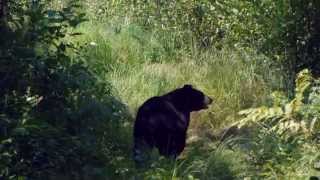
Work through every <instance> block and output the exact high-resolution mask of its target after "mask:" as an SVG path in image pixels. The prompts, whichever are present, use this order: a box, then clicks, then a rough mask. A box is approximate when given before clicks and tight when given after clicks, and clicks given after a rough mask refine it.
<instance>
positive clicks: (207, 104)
mask: <svg viewBox="0 0 320 180" xmlns="http://www.w3.org/2000/svg"><path fill="white" fill-rule="evenodd" d="M212 102H213V100H212V98H210V97H209V96H205V98H204V105H205V108H208V106H209V105H210V104H211V103H212Z"/></svg>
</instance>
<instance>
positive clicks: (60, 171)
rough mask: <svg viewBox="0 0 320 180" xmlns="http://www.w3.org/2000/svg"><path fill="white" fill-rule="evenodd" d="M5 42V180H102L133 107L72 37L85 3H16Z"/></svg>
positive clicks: (0, 168) (0, 77)
mask: <svg viewBox="0 0 320 180" xmlns="http://www.w3.org/2000/svg"><path fill="white" fill-rule="evenodd" d="M7 7H8V10H9V12H8V14H6V17H5V18H4V19H2V20H3V21H2V23H3V24H2V25H3V26H1V37H0V42H1V43H0V87H1V89H0V179H26V178H28V179H47V178H49V179H50V178H51V179H56V178H65V179H82V178H85V177H88V178H89V179H91V178H93V177H95V179H97V178H102V176H101V175H102V174H103V173H104V171H105V170H104V167H105V164H104V163H105V162H106V161H107V159H108V158H109V157H108V156H107V154H106V153H104V152H105V151H111V152H112V148H111V147H110V146H106V144H107V143H106V142H108V143H109V144H110V142H111V140H109V139H107V140H106V138H107V137H108V136H107V134H106V133H105V131H106V130H108V129H110V130H113V131H114V132H116V131H118V130H119V126H120V125H121V123H123V122H124V120H125V118H129V116H127V115H126V113H127V112H126V107H125V105H123V104H122V103H121V102H119V100H117V99H116V98H115V97H113V95H112V91H111V85H110V84H109V83H107V82H105V81H104V82H102V81H99V79H97V76H96V74H94V73H93V72H92V71H91V70H90V69H89V68H88V67H87V66H86V65H85V63H84V62H85V61H84V59H83V58H82V57H81V56H78V54H79V49H78V48H79V47H77V45H76V44H74V43H72V41H70V39H72V37H74V36H76V35H78V34H79V33H76V32H72V31H70V29H71V28H74V27H76V26H77V25H78V24H79V23H81V22H83V20H84V14H83V13H81V12H79V11H78V8H79V5H78V2H77V1H68V2H67V3H66V4H65V8H61V9H52V8H50V7H49V6H48V2H47V1H33V2H32V3H30V2H29V1H20V2H16V1H8V4H7Z"/></svg>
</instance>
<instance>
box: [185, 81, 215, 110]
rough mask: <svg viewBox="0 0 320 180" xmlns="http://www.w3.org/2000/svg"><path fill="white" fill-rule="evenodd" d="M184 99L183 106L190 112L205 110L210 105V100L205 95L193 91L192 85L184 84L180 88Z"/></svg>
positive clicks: (195, 90)
mask: <svg viewBox="0 0 320 180" xmlns="http://www.w3.org/2000/svg"><path fill="white" fill-rule="evenodd" d="M181 90H182V92H183V95H184V98H185V103H186V104H185V105H186V106H187V107H188V109H189V110H190V111H199V110H201V109H207V108H208V106H209V105H210V104H211V103H212V101H213V100H212V98H210V97H209V96H207V95H205V94H204V93H203V92H201V91H199V90H198V89H195V88H194V87H193V86H192V85H190V84H186V85H184V86H183V87H182V88H181Z"/></svg>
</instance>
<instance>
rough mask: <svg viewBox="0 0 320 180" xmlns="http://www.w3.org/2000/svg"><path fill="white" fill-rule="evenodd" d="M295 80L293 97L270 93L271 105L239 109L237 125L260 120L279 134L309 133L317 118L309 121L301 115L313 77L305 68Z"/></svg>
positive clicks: (312, 84)
mask: <svg viewBox="0 0 320 180" xmlns="http://www.w3.org/2000/svg"><path fill="white" fill-rule="evenodd" d="M295 82H296V88H295V97H294V98H293V99H292V100H291V101H286V100H284V97H283V96H282V95H281V93H279V92H275V93H273V94H272V98H273V106H272V107H267V106H262V107H258V108H250V109H246V110H242V111H240V112H239V115H241V116H242V117H243V118H242V119H241V120H240V121H238V122H237V125H238V127H239V128H241V127H242V126H244V125H249V124H252V123H258V122H260V123H264V124H267V125H268V126H271V128H270V130H276V132H278V133H279V134H282V133H284V132H286V131H290V132H295V133H298V132H303V133H304V134H306V135H308V134H310V132H311V131H312V130H313V129H314V126H315V125H314V124H315V122H314V121H316V120H317V118H316V119H313V121H309V120H308V118H305V117H304V116H303V112H304V107H305V106H306V105H308V104H307V103H308V102H307V99H308V97H309V95H310V90H311V89H312V87H314V86H316V84H315V83H314V82H315V79H313V78H312V76H311V73H310V71H309V70H307V69H305V70H302V71H301V72H300V73H299V74H298V75H297V79H296V81H295ZM286 99H287V98H286ZM306 102H307V103H306Z"/></svg>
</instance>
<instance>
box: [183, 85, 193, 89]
mask: <svg viewBox="0 0 320 180" xmlns="http://www.w3.org/2000/svg"><path fill="white" fill-rule="evenodd" d="M183 88H186V89H191V88H193V87H192V85H191V84H185V85H184V86H183Z"/></svg>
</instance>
